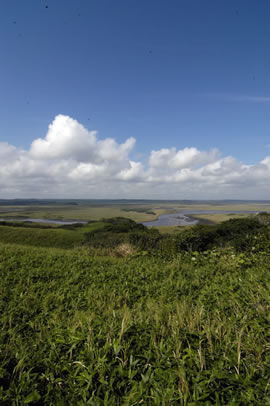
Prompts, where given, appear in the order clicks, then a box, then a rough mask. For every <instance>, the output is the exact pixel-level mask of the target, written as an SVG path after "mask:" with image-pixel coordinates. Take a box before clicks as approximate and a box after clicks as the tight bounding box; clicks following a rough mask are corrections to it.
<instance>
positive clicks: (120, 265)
mask: <svg viewBox="0 0 270 406" xmlns="http://www.w3.org/2000/svg"><path fill="white" fill-rule="evenodd" d="M242 221H244V220H242ZM252 221H253V220H252ZM94 224H95V223H94ZM239 224H240V225H241V227H242V231H243V235H242V237H243V239H242V243H241V244H240V246H239V245H238V246H234V245H233V241H234V240H233V237H232V238H231V243H230V244H228V245H227V246H224V244H223V241H222V244H220V246H218V241H220V238H221V237H222V236H224V235H225V234H226V232H227V233H229V231H228V229H230V232H231V235H234V238H235V239H237V240H239V235H238V234H237V233H238V229H239ZM252 224H253V223H252V222H249V223H248V222H246V223H241V221H240V223H235V222H232V223H230V224H229V225H228V224H225V226H223V228H216V229H215V228H211V230H212V231H209V230H210V229H207V226H204V227H202V226H201V228H200V227H199V228H198V227H197V228H196V227H195V228H192V229H190V230H187V231H185V232H182V233H181V234H179V239H178V237H177V236H172V237H168V236H164V240H162V244H161V243H160V241H161V240H160V239H159V240H155V241H156V242H157V244H158V247H156V248H153V250H148V251H145V250H141V249H139V246H140V244H141V240H139V241H140V244H138V245H137V246H135V248H136V250H135V251H134V252H133V254H132V255H127V256H125V257H122V258H121V257H111V256H110V257H109V256H106V257H104V256H100V253H101V252H100V251H99V249H98V248H97V249H96V251H95V248H94V246H95V244H96V243H97V241H99V242H100V241H102V240H103V237H104V234H103V233H104V225H103V228H101V229H100V230H101V231H97V232H96V237H95V238H94V239H91V238H90V239H88V240H87V241H88V244H84V245H83V246H81V247H77V248H73V249H55V248H44V247H38V248H37V247H30V246H26V245H16V244H14V243H13V244H7V243H0V277H1V284H0V315H1V316H0V348H1V352H0V404H1V405H4V406H5V405H28V404H33V405H59V406H61V405H86V404H88V405H100V406H101V405H102V406H103V405H119V406H120V405H121V406H122V405H126V406H129V405H140V404H147V405H196V406H197V405H269V404H270V385H269V383H270V352H269V338H270V333H269V332H270V328H269V327H270V300H269V291H270V269H269V268H270V261H269V256H270V250H269V240H268V234H267V233H268V228H267V227H266V226H265V225H264V228H261V227H260V226H259V225H258V224H256V225H252ZM114 225H115V227H116V228H114ZM90 226H91V225H89V227H90ZM126 226H127V227H128V228H129V232H128V233H127V234H132V235H133V237H132V238H133V239H134V235H136V236H138V235H139V236H141V233H144V231H143V230H135V231H136V232H135V234H134V229H132V227H133V226H132V223H126ZM253 226H254V227H255V228H252V227H253ZM205 227H206V228H205ZM215 227H216V226H215ZM256 227H257V228H256ZM3 228H4V227H3ZM6 228H7V227H6ZM6 228H5V230H6ZM8 228H9V227H8ZM11 229H15V228H12V227H10V231H11ZM206 230H208V231H206ZM213 230H214V231H213ZM250 230H251V231H250ZM256 230H257V231H256ZM2 231H3V230H2V229H1V233H2ZM26 231H27V232H28V233H29V234H31V233H32V232H35V231H36V230H35V229H29V230H26ZM38 231H40V230H38ZM43 231H49V232H50V233H53V232H54V231H59V232H61V233H64V232H74V233H77V232H78V235H82V229H78V230H76V231H74V230H43ZM248 232H250V235H253V236H254V240H252V243H254V244H255V241H259V243H258V244H257V245H253V246H254V249H250V247H249V246H247V245H246V243H244V242H245V238H247V239H248V240H249V239H250V235H248ZM89 233H90V237H91V235H94V234H95V232H94V230H92V234H91V231H89ZM107 233H108V236H110V238H112V235H114V236H115V235H116V234H118V235H122V236H123V235H124V234H125V233H124V231H123V222H121V221H120V225H119V223H117V222H112V223H111V225H110V228H108V229H107ZM209 233H210V236H211V238H210V237H209ZM224 233H225V234H224ZM252 233H253V234H252ZM213 234H214V240H213ZM51 235H52V234H51ZM65 235H68V234H65ZM76 235H77V234H76ZM145 235H147V239H144V240H143V241H144V243H145V244H149V241H150V242H151V244H152V242H153V238H152V237H153V236H152V234H151V233H150V234H148V233H147V232H146V234H145ZM33 236H34V234H33ZM61 236H62V237H63V238H64V234H61ZM97 236H99V237H97ZM225 237H226V238H227V236H226V235H225ZM255 237H256V238H255ZM263 237H265V238H263ZM209 238H210V239H209ZM34 240H35V238H34V237H33V241H34ZM134 241H135V242H136V241H138V240H136V239H135V240H134ZM190 241H191V242H192V243H193V244H195V243H196V244H199V245H198V246H196V249H197V248H199V250H194V249H191V248H190ZM213 241H214V243H215V244H216V246H214V247H212V248H211V249H207V250H205V249H202V248H204V246H205V245H204V244H212V243H213ZM166 244H167V245H168V247H169V248H170V249H168V250H166V249H165V247H166ZM185 244H186V245H185ZM179 247H180V248H179ZM186 247H188V249H186ZM95 252H96V254H95Z"/></svg>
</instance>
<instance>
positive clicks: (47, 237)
mask: <svg viewBox="0 0 270 406" xmlns="http://www.w3.org/2000/svg"><path fill="white" fill-rule="evenodd" d="M41 226H42V225H41ZM43 226H44V224H43ZM37 227H38V225H37V224H33V227H29V226H26V227H23V226H20V227H11V226H1V225H0V242H2V243H10V244H23V245H30V246H34V247H54V248H73V247H75V246H78V245H81V244H82V242H83V241H84V234H85V233H86V232H89V231H94V230H97V229H100V228H103V227H104V223H102V222H97V223H90V224H87V225H85V226H82V227H78V228H74V229H68V228H60V227H55V226H52V227H49V228H47V229H43V228H37Z"/></svg>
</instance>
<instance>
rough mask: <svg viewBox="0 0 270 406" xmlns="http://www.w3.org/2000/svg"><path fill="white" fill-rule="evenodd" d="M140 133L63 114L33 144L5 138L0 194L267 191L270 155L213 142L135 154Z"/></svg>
mask: <svg viewBox="0 0 270 406" xmlns="http://www.w3.org/2000/svg"><path fill="white" fill-rule="evenodd" d="M135 142H136V141H135V139H134V138H127V139H126V141H125V142H123V143H121V144H119V143H117V141H116V140H115V139H113V138H105V139H101V138H100V137H99V135H98V133H97V132H96V131H89V130H88V129H86V128H85V127H84V126H83V125H81V124H80V123H78V121H76V120H74V119H73V118H71V117H68V116H65V115H58V116H56V117H55V119H54V120H53V122H52V123H51V124H50V125H49V128H48V132H47V134H46V135H45V137H44V138H37V139H36V140H34V141H33V142H32V144H31V146H30V148H29V150H23V149H20V148H17V147H15V146H12V145H10V144H8V143H7V142H1V143H0V191H1V197H2V198H5V197H7V198H8V197H81V198H83V197H85V198H119V197H122V198H136V197H137V198H163V199H169V198H173V199H177V198H178V199H185V198H196V199H198V198H217V199H219V198H254V197H255V198H268V191H269V179H270V157H269V156H267V157H265V158H264V159H263V160H262V161H261V162H258V163H257V164H255V165H245V164H244V163H242V162H239V161H238V160H237V159H235V158H234V157H232V156H226V157H222V156H221V153H220V152H219V151H218V150H217V149H215V148H213V149H211V150H209V151H200V150H198V149H197V148H195V147H194V146H191V147H186V148H183V149H181V150H177V149H176V148H175V147H170V148H162V149H160V150H153V151H152V152H151V153H150V154H149V158H148V161H147V163H146V164H143V163H142V162H140V161H135V160H134V159H132V158H131V155H132V152H133V151H134V149H135Z"/></svg>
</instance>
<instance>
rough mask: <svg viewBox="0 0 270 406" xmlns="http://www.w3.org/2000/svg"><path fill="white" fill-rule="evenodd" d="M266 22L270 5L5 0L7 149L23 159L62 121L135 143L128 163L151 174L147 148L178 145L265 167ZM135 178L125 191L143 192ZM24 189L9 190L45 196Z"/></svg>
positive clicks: (2, 72) (2, 105)
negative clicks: (63, 118) (18, 152)
mask: <svg viewBox="0 0 270 406" xmlns="http://www.w3.org/2000/svg"><path fill="white" fill-rule="evenodd" d="M269 18H270V2H269V1H268V0H261V1H259V2H256V1H255V0H254V1H250V0H245V1H237V0H234V1H230V0H229V1H228V0H227V1H214V0H212V1H208V0H204V1H202V0H196V1H195V0H186V1H183V0H177V1H174V0H169V1H160V0H155V1H152V0H147V1H143V0H139V1H138V0H137V1H135V0H134V1H129V0H125V1H124V0H114V1H112V0H111V1H108V0H106V1H105V0H104V1H103V0H98V1H96V0H91V1H90V0H76V1H75V0H47V1H46V0H45V1H43V0H26V1H22V0H2V1H1V5H0V50H1V64H0V78H1V82H0V83H1V87H0V142H2V143H8V144H9V146H15V147H16V148H17V149H20V150H23V154H24V155H25V154H27V153H29V151H30V152H31V144H32V143H33V142H34V140H36V139H39V138H41V139H45V137H46V134H47V131H48V126H49V124H51V123H53V120H54V119H55V117H57V116H58V115H64V116H66V117H70V118H72V119H74V120H76V122H78V123H80V124H82V125H83V126H84V127H85V128H87V129H88V130H90V131H97V132H98V135H97V137H98V139H100V140H102V139H108V138H114V139H115V141H116V143H117V144H119V145H121V144H124V143H125V141H126V140H127V139H128V138H130V137H133V138H135V139H136V146H135V147H133V148H131V149H130V151H129V155H128V158H127V157H126V158H125V159H129V161H134V162H139V163H140V164H141V165H143V166H144V172H147V171H148V170H149V159H150V157H151V151H159V150H162V149H171V148H173V147H174V148H175V149H176V153H177V151H182V150H184V149H185V148H196V149H197V150H198V151H210V150H212V149H213V148H216V149H218V150H219V157H220V158H219V159H221V158H224V159H225V158H226V157H228V156H232V157H233V158H234V159H235V160H236V161H237V162H238V163H242V164H243V165H255V166H256V165H257V166H258V165H259V163H260V162H261V161H262V160H264V159H265V157H267V156H268V155H270V137H269V127H270V114H269V112H270V111H269V110H270V53H269V49H270V47H269V45H270V25H269ZM74 137H76V134H75V135H74ZM3 150H4V149H2V151H3ZM61 157H62V155H61ZM47 158H48V159H51V158H50V157H47ZM47 158H46V159H47ZM66 158H67V157H66ZM66 158H65V159H66ZM69 158H70V159H73V158H72V151H71V155H70V157H69ZM18 159H19V160H20V158H18ZM36 159H40V158H36ZM59 159H60V158H59ZM61 159H62V158H61ZM104 159H105V158H104ZM217 159H218V158H217ZM90 163H91V162H90ZM208 163H209V162H208ZM92 164H93V162H92ZM2 165H3V164H2ZM129 165H130V164H129ZM204 165H205V164H204ZM0 166H1V163H0ZM124 166H125V165H124ZM150 166H151V165H150ZM179 168H180V167H177V170H180V169H179ZM183 168H184V167H183V166H181V169H183ZM188 168H189V167H188ZM2 169H3V168H2ZM4 169H5V171H6V172H4V170H3V173H7V172H8V173H10V172H11V171H12V170H11V169H6V167H5V168H4ZM125 169H126V170H128V169H130V166H127V167H125ZM121 170H124V167H123V168H121ZM260 170H261V168H260ZM120 172H121V171H120ZM29 176H30V175H29ZM91 176H92V175H91ZM117 176H118V175H117ZM149 176H150V177H149ZM151 176H152V178H151ZM153 176H154V175H153V174H150V175H149V173H148V178H147V179H148V181H149V179H153ZM106 177H107V178H106V179H108V173H107V175H106ZM154 178H155V181H156V182H157V177H156V174H155V176H154ZM46 179H47V178H46ZM91 179H92V177H91ZM144 179H146V175H145V178H144ZM162 179H163V180H162V181H163V182H165V180H166V176H165V177H164V176H163V178H162ZM47 180H48V179H47ZM135 180H136V179H135V178H134V179H132V182H133V183H132V185H133V186H132V185H128V186H127V188H125V186H123V185H122V186H119V194H121V196H122V195H123V196H124V197H125V196H127V197H136V196H137V194H139V195H138V197H144V191H143V190H144V189H142V190H141V191H140V192H138V190H139V189H136V188H135V187H134V182H135ZM140 181H142V178H140ZM27 182H28V189H27V188H26V189H23V188H22V186H21V188H20V187H19V186H18V185H17V186H16V188H15V189H14V190H13V191H10V190H8V189H6V188H5V187H4V186H3V189H2V190H3V192H2V193H3V194H6V195H15V194H18V195H25V193H27V190H28V192H29V193H30V190H31V193H32V194H34V195H35V196H36V195H38V194H39V190H38V189H33V190H32V189H31V188H30V185H29V182H30V181H29V179H28V180H27V181H26V180H25V184H26V183H27ZM138 182H139V178H138V179H137V183H138ZM150 182H151V180H150ZM20 184H21V185H22V184H23V180H21V182H20ZM0 185H1V182H0ZM129 186H130V187H131V186H132V187H133V189H132V192H131V191H130V192H126V190H127V189H128V188H129ZM266 186H267V185H265V184H264V188H265V189H264V191H263V190H262V189H260V192H259V193H260V196H259V197H261V198H265V197H267V196H266V194H267V193H266ZM66 187H67V186H66ZM105 189H106V187H105ZM105 189H104V196H105V195H106V193H105ZM123 190H124V192H123ZM226 190H229V189H226ZM62 192H63V194H66V193H68V192H67V191H66V189H64V186H63V190H62ZM0 193H1V191H0ZM31 193H30V194H31ZM89 193H90V192H89ZM89 193H88V196H85V197H89ZM93 193H97V192H94V190H93ZM166 193H167V192H165V189H164V191H163V192H162V191H161V189H159V192H156V193H153V196H154V197H155V196H156V197H162V196H165V195H166ZM211 193H212V192H211V191H210V189H209V196H210V195H211V196H212V194H211ZM233 193H234V191H233V189H230V192H228V193H227V192H226V193H225V192H224V197H230V196H231V197H232V198H235V197H240V196H234V195H232V194H233ZM77 194H78V195H80V197H83V196H82V194H83V192H80V191H79V190H78V191H77ZM253 194H254V191H253V189H252V191H250V194H247V195H243V196H244V197H245V196H246V197H249V195H250V198H252V197H253ZM134 195H135V196H134ZM121 196H120V197H121ZM3 197H4V196H3ZM59 197H60V196H59ZM96 197H100V196H96ZM102 197H103V195H102ZM108 197H110V196H108ZM149 197H152V195H151V196H149ZM172 197H173V198H175V197H178V195H177V196H176V195H172ZM182 197H183V196H182V195H181V196H180V195H179V198H182ZM186 197H187V198H188V197H196V198H199V197H202V198H203V197H205V198H207V196H203V194H200V193H198V196H197V195H196V193H195V194H194V191H193V192H187V196H186ZM221 197H222V196H221Z"/></svg>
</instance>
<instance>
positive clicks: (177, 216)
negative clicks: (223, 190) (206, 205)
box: [143, 210, 258, 227]
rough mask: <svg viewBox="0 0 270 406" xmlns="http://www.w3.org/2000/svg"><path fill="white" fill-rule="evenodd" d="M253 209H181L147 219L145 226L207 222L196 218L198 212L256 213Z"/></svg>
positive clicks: (185, 224) (186, 224)
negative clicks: (194, 216)
mask: <svg viewBox="0 0 270 406" xmlns="http://www.w3.org/2000/svg"><path fill="white" fill-rule="evenodd" d="M256 213H258V211H253V210H181V212H178V213H170V214H162V215H161V216H159V217H158V219H157V220H154V221H146V222H144V223H143V225H144V226H147V227H152V226H192V225H195V224H197V223H200V222H201V223H205V220H203V219H201V220H200V219H194V218H193V217H192V215H196V214H256Z"/></svg>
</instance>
